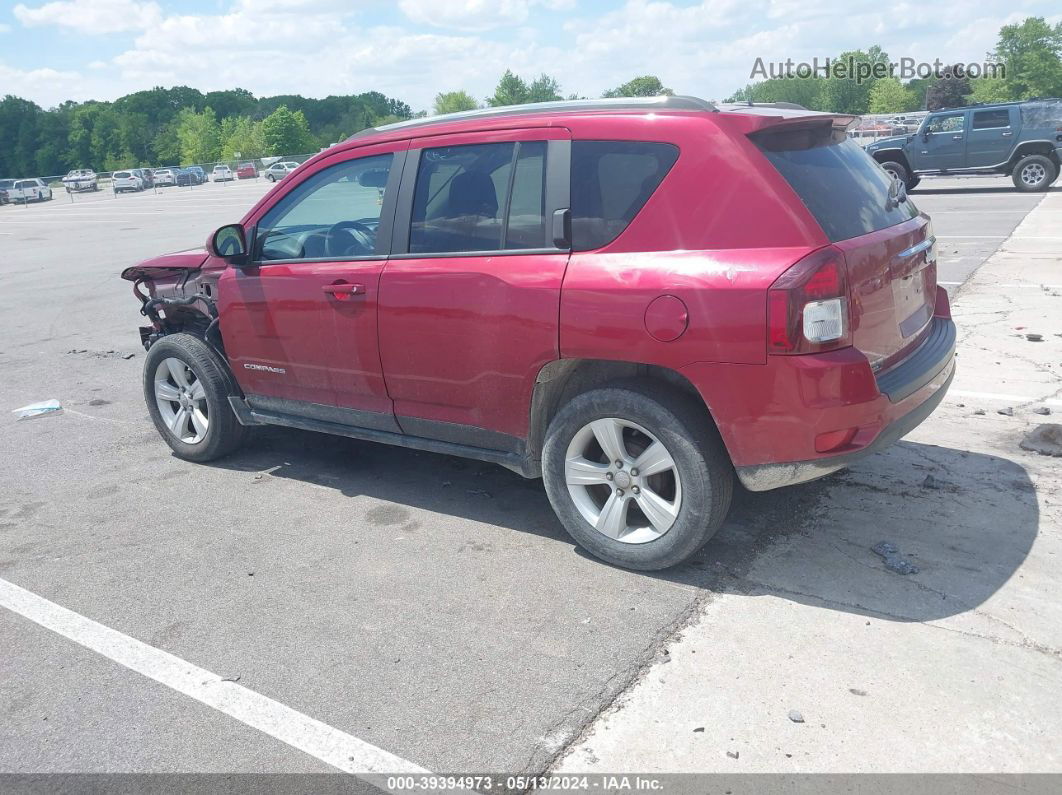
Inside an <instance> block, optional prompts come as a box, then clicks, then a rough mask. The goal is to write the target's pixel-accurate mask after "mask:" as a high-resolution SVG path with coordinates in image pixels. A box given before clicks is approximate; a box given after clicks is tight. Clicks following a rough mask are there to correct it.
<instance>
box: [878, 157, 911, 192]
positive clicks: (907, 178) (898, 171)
mask: <svg viewBox="0 0 1062 795" xmlns="http://www.w3.org/2000/svg"><path fill="white" fill-rule="evenodd" d="M881 167H882V168H883V169H885V172H886V173H887V174H889V176H891V177H892V178H893V179H898V180H900V182H902V183H903V184H904V185H905V186H906V187H908V188H910V187H913V186H912V185H911V181H912V179H914V178H913V177H912V176H911V172H910V171H908V170H907V166H905V165H904V164H903V163H898V162H897V161H895V160H883V161H881ZM916 184H917V182H916Z"/></svg>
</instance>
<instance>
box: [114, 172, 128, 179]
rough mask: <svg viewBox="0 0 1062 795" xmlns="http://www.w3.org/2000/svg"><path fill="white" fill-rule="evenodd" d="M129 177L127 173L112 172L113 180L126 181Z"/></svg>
mask: <svg viewBox="0 0 1062 795" xmlns="http://www.w3.org/2000/svg"><path fill="white" fill-rule="evenodd" d="M129 176H130V174H129V172H128V171H115V172H114V178H115V179H126V178H128V177H129Z"/></svg>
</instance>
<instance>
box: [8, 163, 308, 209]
mask: <svg viewBox="0 0 1062 795" xmlns="http://www.w3.org/2000/svg"><path fill="white" fill-rule="evenodd" d="M298 167H299V164H298V163H297V162H295V161H294V160H283V161H277V162H275V163H271V164H270V165H269V166H267V167H265V168H263V169H259V167H258V165H257V164H256V163H255V162H254V161H253V160H244V161H240V162H239V163H238V165H237V166H236V168H235V169H233V168H232V167H231V166H228V165H226V164H224V163H219V164H217V165H216V166H214V167H213V169H212V170H211V172H210V173H209V174H208V173H207V172H206V171H204V170H203V168H202V167H201V166H188V167H178V166H165V167H163V168H156V169H151V168H126V169H119V170H118V171H114V172H112V173H111V189H112V190H113V192H114V193H116V194H117V193H137V192H139V191H142V190H145V189H147V188H153V187H160V188H162V187H167V186H171V185H174V186H179V187H185V186H189V185H202V184H204V183H206V182H210V181H214V182H233V181H235V180H237V179H257V178H258V177H265V178H266V179H267V180H269V181H270V182H279V181H280V180H282V179H284V178H285V177H287V176H288V174H290V173H291V172H292V171H294V170H295V169H296V168H298ZM53 184H55V182H54V179H53ZM62 184H63V187H64V188H65V189H66V191H67V193H82V192H91V191H98V190H99V189H100V178H99V175H98V174H97V173H96V172H95V171H93V170H92V169H90V168H77V169H73V170H72V171H70V172H69V173H68V174H67V175H66V176H65V177H63V178H62ZM51 198H52V188H51V187H49V185H48V183H47V182H45V181H44V180H43V179H40V178H37V177H34V178H28V177H27V178H24V179H0V204H8V203H11V202H23V201H49V200H50V199H51Z"/></svg>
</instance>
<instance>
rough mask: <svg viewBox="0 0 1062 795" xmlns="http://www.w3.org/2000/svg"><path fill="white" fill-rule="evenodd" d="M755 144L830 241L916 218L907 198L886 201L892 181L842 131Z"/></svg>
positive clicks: (818, 130) (773, 136)
mask: <svg viewBox="0 0 1062 795" xmlns="http://www.w3.org/2000/svg"><path fill="white" fill-rule="evenodd" d="M754 140H755V142H756V144H757V146H759V148H760V150H761V151H762V152H763V154H764V155H766V157H767V159H768V160H770V161H771V163H772V164H773V165H774V167H775V168H776V169H778V171H779V173H780V174H781V175H782V176H783V177H785V180H786V182H788V183H789V185H790V187H791V188H792V189H793V190H794V191H796V194H797V196H799V197H800V200H801V201H802V202H804V204H805V205H806V206H807V208H808V210H810V211H811V214H812V215H813V216H815V220H816V221H818V222H819V226H821V227H822V231H823V232H825V233H826V236H827V237H828V238H829V239H830V240H831V241H833V242H836V241H838V240H848V239H849V238H852V237H859V236H860V235H865V234H868V233H870V232H876V231H877V230H879V229H885V228H886V227H890V226H895V225H896V224H900V223H903V222H904V221H907V220H908V219H911V218H914V217H915V216H916V215H918V208H916V207H915V206H914V204H913V203H912V202H911V201H910V199H907V198H904V199H903V201H900V202H899V203H897V202H895V201H892V200H890V197H889V188H890V187H891V186H892V178H891V177H890V176H889V175H888V174H887V173H885V171H884V170H882V168H881V167H880V166H879V165H878V164H877V163H876V162H874V160H873V159H872V158H871V157H870V155H868V154H867V153H866V152H864V151H863V148H862V147H861V146H860V145H859V144H857V143H856V142H855V141H853V140H851V139H850V138H848V136H847V135H846V134H845V132H844V131H843V130H833V129H832V128H830V127H826V126H816V127H811V128H803V129H796V130H779V131H778V132H773V133H762V134H760V135H757V136H754Z"/></svg>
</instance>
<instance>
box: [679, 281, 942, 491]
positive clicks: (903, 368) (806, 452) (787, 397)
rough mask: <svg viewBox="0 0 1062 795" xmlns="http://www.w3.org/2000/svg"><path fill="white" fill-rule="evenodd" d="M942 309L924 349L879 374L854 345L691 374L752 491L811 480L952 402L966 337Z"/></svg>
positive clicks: (700, 367)
mask: <svg viewBox="0 0 1062 795" xmlns="http://www.w3.org/2000/svg"><path fill="white" fill-rule="evenodd" d="M941 309H942V310H943V311H942V312H941V313H939V314H938V315H937V316H935V317H934V318H933V320H932V324H931V326H930V330H929V333H928V334H927V335H926V338H925V340H924V341H923V342H922V343H921V344H920V345H919V346H918V348H917V349H916V350H915V351H913V352H912V353H911V355H910V356H908V357H907V358H906V359H905V360H904V361H902V362H900V363H899V364H897V365H895V366H894V367H892V368H890V369H889V370H888V371H887V372H885V373H879V374H877V375H875V373H874V372H873V371H872V369H871V367H870V362H869V361H868V360H867V358H866V356H864V355H863V354H862V353H861V352H860V351H858V350H856V349H854V348H845V349H842V350H837V351H830V352H828V353H823V354H809V355H804V356H769V357H767V358H768V361H767V363H766V364H765V365H751V366H750V365H725V364H713V363H700V364H697V365H692V366H690V367H687V368H683V371H682V372H683V374H684V375H686V377H687V378H689V380H690V381H691V382H692V383H693V384H694V386H695V387H696V388H697V389H698V391H700V393H701V396H702V397H703V398H704V401H705V403H706V404H707V405H708V407H709V408H710V410H711V412H712V417H713V419H714V420H715V422H716V425H717V426H718V428H719V433H720V435H721V436H722V438H723V442H724V444H725V445H726V447H727V451H728V452H729V453H730V458H731V461H732V462H733V464H734V468H735V470H736V471H737V474H738V477H739V478H740V480H741V482H742V484H743V485H744V486H745V487H746V488H747V489H749V490H751V491H766V490H769V489H774V488H779V487H781V486H788V485H793V484H796V483H804V482H806V481H809V480H814V479H816V478H820V477H823V476H824V475H828V474H830V473H831V472H836V471H837V470H839V469H843V468H844V467H846V466H848V465H850V464H851V463H853V462H854V461H857V460H859V459H860V458H863V457H864V456H867V455H870V454H871V453H874V452H877V451H879V450H881V449H883V448H885V447H887V446H889V445H890V444H892V443H894V442H896V441H897V440H898V439H900V438H902V437H903V436H905V435H906V434H908V433H910V432H911V430H913V429H914V428H915V427H917V426H918V425H919V424H920V423H922V422H923V421H924V420H925V419H926V418H927V417H928V416H929V415H930V414H931V413H932V412H933V410H934V409H935V408H936V407H937V406H938V405H939V404H940V402H941V401H942V400H943V399H944V395H945V394H946V392H947V390H948V387H949V386H950V385H951V381H952V378H953V376H954V372H955V336H956V335H955V324H954V322H953V321H952V319H951V317H950V312H949V311H948V310H947V303H946V301H945V302H944V303H943V305H942V307H941Z"/></svg>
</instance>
